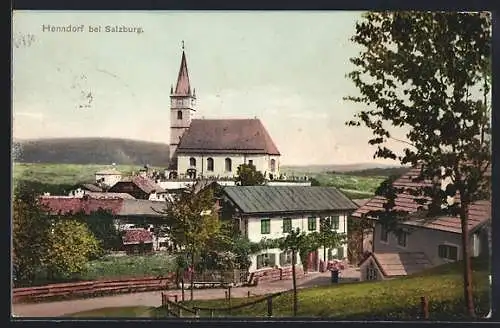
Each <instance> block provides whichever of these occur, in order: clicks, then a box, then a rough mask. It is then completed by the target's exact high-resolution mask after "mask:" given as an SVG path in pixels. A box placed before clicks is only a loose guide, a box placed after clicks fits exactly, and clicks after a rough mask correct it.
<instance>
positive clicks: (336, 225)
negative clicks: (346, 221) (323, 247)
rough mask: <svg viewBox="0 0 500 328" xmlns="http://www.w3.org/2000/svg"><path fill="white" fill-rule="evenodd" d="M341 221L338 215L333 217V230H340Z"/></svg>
mask: <svg viewBox="0 0 500 328" xmlns="http://www.w3.org/2000/svg"><path fill="white" fill-rule="evenodd" d="M339 222H340V218H339V216H338V215H337V216H333V217H332V219H331V223H332V228H333V230H339V225H340V223H339Z"/></svg>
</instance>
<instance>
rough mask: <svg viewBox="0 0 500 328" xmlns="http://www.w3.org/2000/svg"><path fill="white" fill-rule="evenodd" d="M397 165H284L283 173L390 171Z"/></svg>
mask: <svg viewBox="0 0 500 328" xmlns="http://www.w3.org/2000/svg"><path fill="white" fill-rule="evenodd" d="M395 167H398V166H397V165H387V164H376V163H354V164H325V165H282V166H281V171H282V172H301V173H323V172H336V173H341V172H354V171H356V172H357V171H363V170H369V169H390V168H395Z"/></svg>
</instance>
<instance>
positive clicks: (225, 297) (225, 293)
mask: <svg viewBox="0 0 500 328" xmlns="http://www.w3.org/2000/svg"><path fill="white" fill-rule="evenodd" d="M224 299H225V300H227V290H225V291H224Z"/></svg>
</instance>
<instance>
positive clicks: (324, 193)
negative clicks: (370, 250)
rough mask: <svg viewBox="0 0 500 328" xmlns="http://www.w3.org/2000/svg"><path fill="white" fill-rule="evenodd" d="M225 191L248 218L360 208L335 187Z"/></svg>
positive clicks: (251, 187) (234, 189)
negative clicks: (266, 214)
mask: <svg viewBox="0 0 500 328" xmlns="http://www.w3.org/2000/svg"><path fill="white" fill-rule="evenodd" d="M223 191H224V193H225V194H226V195H227V196H228V198H229V199H230V200H231V201H232V202H233V203H234V204H235V205H236V206H237V207H238V208H239V209H240V210H241V212H242V213H244V214H258V213H261V214H264V213H280V212H328V211H344V210H346V211H349V210H355V209H356V208H357V205H356V204H355V203H354V202H353V201H352V200H350V199H349V198H348V197H347V196H346V195H344V194H343V193H341V192H340V191H339V190H338V189H337V188H334V187H316V186H315V187H311V186H227V187H224V189H223Z"/></svg>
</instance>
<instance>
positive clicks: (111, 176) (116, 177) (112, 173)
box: [95, 166, 122, 187]
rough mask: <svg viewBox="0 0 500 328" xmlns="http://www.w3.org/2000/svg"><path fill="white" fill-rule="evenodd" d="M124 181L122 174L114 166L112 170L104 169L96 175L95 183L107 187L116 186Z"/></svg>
mask: <svg viewBox="0 0 500 328" xmlns="http://www.w3.org/2000/svg"><path fill="white" fill-rule="evenodd" d="M121 179H122V173H121V172H119V171H118V170H117V169H116V168H115V167H114V166H113V167H112V168H110V169H104V170H101V171H98V172H96V173H95V181H96V183H98V184H102V185H105V186H107V187H112V186H114V185H115V184H116V183H117V182H119V181H120V180H121Z"/></svg>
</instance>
